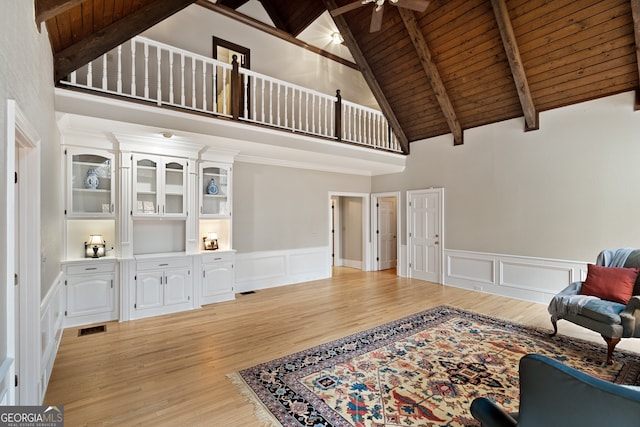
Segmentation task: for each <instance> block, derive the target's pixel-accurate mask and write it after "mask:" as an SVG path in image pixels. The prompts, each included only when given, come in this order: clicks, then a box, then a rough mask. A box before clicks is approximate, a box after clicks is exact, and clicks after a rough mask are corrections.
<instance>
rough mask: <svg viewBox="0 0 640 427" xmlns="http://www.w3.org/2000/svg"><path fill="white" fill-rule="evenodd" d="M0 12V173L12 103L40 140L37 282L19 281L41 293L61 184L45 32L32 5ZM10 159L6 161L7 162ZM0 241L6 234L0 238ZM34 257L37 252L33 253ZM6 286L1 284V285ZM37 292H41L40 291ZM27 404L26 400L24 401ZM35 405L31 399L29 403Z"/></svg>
mask: <svg viewBox="0 0 640 427" xmlns="http://www.w3.org/2000/svg"><path fill="white" fill-rule="evenodd" d="M2 7H3V10H2V14H0V28H2V30H1V31H2V32H1V36H0V128H1V129H2V144H0V164H2V165H3V166H2V170H3V171H4V170H5V166H4V165H6V164H7V140H6V135H7V111H6V105H7V99H13V100H15V101H16V103H17V106H18V107H19V108H20V110H21V111H22V112H23V113H24V115H25V117H26V120H27V121H28V122H29V123H30V124H31V125H33V127H34V128H35V130H36V132H37V133H38V135H39V136H40V138H41V142H40V147H41V158H42V167H41V181H42V182H41V188H42V193H41V194H42V196H41V205H42V215H41V221H40V222H41V225H42V231H41V240H42V241H41V247H42V256H43V257H42V259H43V262H42V265H41V278H40V280H39V281H38V282H37V283H22V285H21V286H23V287H25V286H27V287H30V288H31V289H32V290H34V291H33V292H36V293H37V294H38V295H39V294H41V295H45V294H46V291H47V290H48V289H49V287H50V286H51V285H52V284H53V283H54V282H55V280H56V278H57V276H58V273H59V269H60V264H59V261H60V256H61V252H62V248H61V242H62V240H63V239H62V219H61V216H62V185H61V183H60V178H61V176H60V175H61V174H60V160H59V159H60V149H59V143H58V141H59V136H58V133H57V128H56V125H55V117H54V97H53V59H52V54H51V47H50V44H49V39H48V36H47V33H46V30H45V29H44V27H43V31H42V33H39V32H38V31H37V29H36V26H35V21H34V10H33V7H34V4H33V2H30V1H24V0H7V1H4V2H3V3H2ZM9 161H11V159H9ZM2 176H3V178H2V179H3V182H2V183H1V185H0V188H2V189H1V190H0V200H3V201H4V200H6V194H5V190H4V188H5V186H6V182H4V179H5V176H6V175H5V174H4V173H3V175H2ZM6 221H7V218H5V217H4V216H3V217H1V218H0V223H2V224H3V225H2V227H3V229H5V228H6ZM4 239H6V236H4ZM33 256H34V257H37V258H40V257H41V254H40V253H34V254H33ZM6 259H7V254H5V253H0V263H1V264H0V277H3V278H4V277H6V274H7V271H8V269H10V270H9V271H12V270H13V266H7V265H6ZM6 285H7V284H6V283H4V284H3V286H6ZM41 288H42V291H41ZM0 298H2V297H0ZM5 307H6V303H5V302H4V301H0V323H2V324H3V325H7V324H8V325H9V327H10V328H11V327H13V326H12V325H13V324H14V319H8V318H7V314H6V313H5V312H4V310H5ZM32 320H34V324H33V325H30V326H33V329H31V328H30V329H29V333H31V334H35V335H36V336H35V337H34V339H35V340H38V339H39V330H38V328H37V323H38V320H39V319H32ZM0 329H1V330H2V332H1V334H2V336H0V361H2V360H3V359H4V358H5V357H6V350H7V337H6V335H5V328H4V327H2V328H0ZM24 403H29V402H24ZM30 403H32V404H36V402H35V401H33V402H30Z"/></svg>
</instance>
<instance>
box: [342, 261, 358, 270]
mask: <svg viewBox="0 0 640 427" xmlns="http://www.w3.org/2000/svg"><path fill="white" fill-rule="evenodd" d="M362 264H363V263H362V261H358V260H355V259H343V260H342V263H341V265H342V266H343V267H348V268H357V269H358V270H362Z"/></svg>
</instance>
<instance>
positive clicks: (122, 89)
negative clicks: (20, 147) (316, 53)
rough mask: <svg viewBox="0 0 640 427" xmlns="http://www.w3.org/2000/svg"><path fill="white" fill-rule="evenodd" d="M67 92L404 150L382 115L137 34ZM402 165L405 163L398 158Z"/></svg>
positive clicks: (76, 76)
mask: <svg viewBox="0 0 640 427" xmlns="http://www.w3.org/2000/svg"><path fill="white" fill-rule="evenodd" d="M59 85H60V86H61V87H62V88H64V89H74V90H76V91H82V92H85V93H91V94H97V95H105V96H108V97H110V98H113V99H119V100H128V101H133V102H136V103H138V104H146V105H147V106H149V105H154V106H157V107H163V108H167V109H171V110H174V111H182V112H189V113H194V114H197V115H199V116H204V117H208V118H211V119H221V120H224V121H226V122H227V123H228V122H229V121H231V122H234V123H241V124H245V125H257V126H260V127H266V128H270V129H276V130H279V131H283V132H287V133H289V134H298V135H303V136H310V137H313V138H319V139H322V140H325V141H326V140H330V141H333V142H339V143H341V144H349V145H354V146H360V147H366V148H370V149H374V150H377V151H383V152H386V153H389V154H391V153H402V149H401V146H400V144H399V142H398V140H397V138H396V136H395V135H394V134H393V132H392V131H391V128H390V126H389V124H388V122H387V120H386V118H385V117H384V115H383V114H382V113H381V112H380V111H378V110H375V109H372V108H368V107H366V106H362V105H358V104H355V103H352V102H348V101H346V100H343V99H342V98H341V95H340V91H339V90H338V91H336V94H335V95H328V94H324V93H320V92H317V91H314V90H312V89H308V88H304V87H301V86H299V85H295V84H292V83H288V82H285V81H283V80H279V79H276V78H273V77H269V76H265V75H262V74H260V73H256V72H253V71H251V70H248V69H245V68H242V67H239V66H238V63H237V61H235V60H234V61H233V63H232V64H227V63H225V62H221V61H217V60H215V59H212V58H208V57H205V56H201V55H198V54H195V53H192V52H188V51H185V50H182V49H178V48H175V47H172V46H169V45H166V44H163V43H159V42H156V41H153V40H150V39H147V38H145V37H140V36H138V37H135V38H133V39H132V40H130V41H128V42H126V43H124V44H122V45H120V46H118V47H117V48H115V49H113V50H112V51H110V52H108V53H106V54H104V55H102V56H100V57H98V58H96V59H95V60H93V61H91V62H90V63H89V64H87V65H85V66H83V67H81V68H80V69H78V70H76V71H74V72H72V73H71V74H70V75H68V76H67V77H66V78H65V79H63V80H61V81H60V82H59ZM402 163H404V162H402Z"/></svg>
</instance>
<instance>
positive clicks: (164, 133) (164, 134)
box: [161, 132, 173, 138]
mask: <svg viewBox="0 0 640 427" xmlns="http://www.w3.org/2000/svg"><path fill="white" fill-rule="evenodd" d="M161 135H162V136H164V137H165V138H173V134H172V133H171V132H162V134H161Z"/></svg>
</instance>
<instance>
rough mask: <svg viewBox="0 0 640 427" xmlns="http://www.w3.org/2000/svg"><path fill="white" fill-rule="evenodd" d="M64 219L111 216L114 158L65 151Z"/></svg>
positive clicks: (102, 153) (101, 153) (98, 152)
mask: <svg viewBox="0 0 640 427" xmlns="http://www.w3.org/2000/svg"><path fill="white" fill-rule="evenodd" d="M65 154H66V158H67V210H66V214H67V216H72V217H74V216H75V217H108V218H112V217H113V216H114V213H115V205H114V199H115V194H114V193H115V192H114V184H115V179H114V173H115V171H114V158H115V156H114V155H113V154H111V153H109V152H107V151H101V150H84V149H83V150H75V149H67V150H65Z"/></svg>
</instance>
